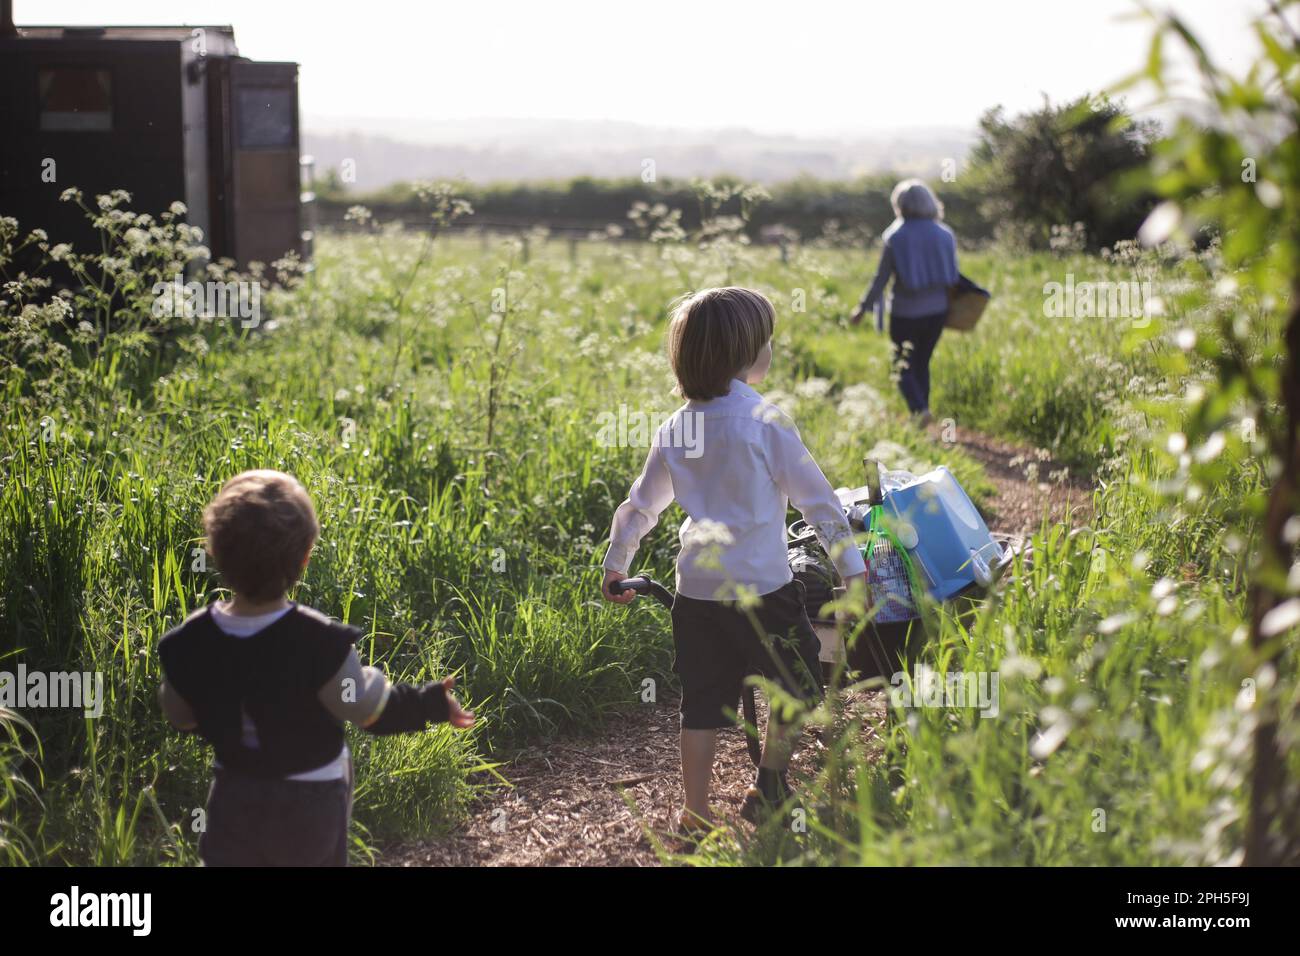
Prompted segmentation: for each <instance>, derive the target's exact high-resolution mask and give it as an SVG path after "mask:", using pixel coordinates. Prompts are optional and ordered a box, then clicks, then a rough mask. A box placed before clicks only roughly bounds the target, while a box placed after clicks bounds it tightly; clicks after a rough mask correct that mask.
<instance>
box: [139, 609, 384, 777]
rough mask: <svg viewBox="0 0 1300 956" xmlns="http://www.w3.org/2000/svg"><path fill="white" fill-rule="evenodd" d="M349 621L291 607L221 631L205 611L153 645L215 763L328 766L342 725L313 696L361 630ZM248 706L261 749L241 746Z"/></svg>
mask: <svg viewBox="0 0 1300 956" xmlns="http://www.w3.org/2000/svg"><path fill="white" fill-rule="evenodd" d="M360 634H361V632H360V631H359V630H357V629H356V628H354V627H349V626H348V625H345V624H341V623H339V622H338V621H333V620H330V619H329V618H328V617H326V616H325V615H323V614H321V613H320V612H318V611H314V610H312V609H311V608H304V607H302V606H300V605H297V604H295V605H293V607H292V608H290V610H289V611H288V612H287V613H286V614H284V615H283V616H282V617H280V618H278V619H277V620H276V621H274V622H273V623H272V624H271V625H269V626H268V627H266V628H263V629H262V630H261V631H258V632H257V633H256V634H253V635H252V636H250V637H234V636H232V635H230V634H226V633H225V632H224V631H222V630H221V629H220V628H219V627H217V624H216V622H215V621H213V619H212V612H211V609H210V608H204V609H203V610H201V611H198V612H196V613H194V614H192V615H190V617H189V618H187V619H186V620H185V622H184V623H182V624H181V625H180V626H179V627H176V628H174V629H173V630H171V631H169V632H167V634H165V635H164V636H163V639H162V640H161V641H160V642H159V644H158V654H159V657H160V658H161V660H162V667H163V673H164V674H165V675H166V677H167V682H168V683H169V684H171V686H172V687H173V688H174V689H175V690H176V692H177V693H179V694H180V695H181V696H182V697H183V698H185V701H186V703H188V704H189V705H190V708H191V709H192V710H193V711H194V716H195V718H196V719H197V721H198V732H199V734H200V735H201V736H202V737H203V738H204V739H205V740H207V741H208V742H209V743H210V744H212V748H213V750H214V751H216V755H217V759H218V760H219V761H221V765H222V766H223V767H225V768H229V769H230V770H233V771H237V772H239V773H244V774H249V775H251V776H257V777H284V776H288V775H290V774H295V773H302V772H303V771H306V770H314V769H315V768H317V767H321V766H324V765H325V764H327V763H329V762H330V761H331V760H333V759H335V758H336V757H338V755H339V753H340V752H341V751H342V749H343V725H342V723H341V722H340V721H339V720H338V719H337V718H336V717H334V716H333V715H332V714H330V713H329V712H328V711H327V710H325V708H324V707H322V706H321V704H320V701H319V700H317V698H316V695H317V693H318V692H319V691H320V689H321V687H323V686H324V685H325V682H326V681H328V680H329V679H330V678H331V677H333V676H334V675H335V674H336V673H337V672H338V670H339V668H340V667H342V666H343V662H344V661H345V660H346V659H347V655H348V651H349V650H350V649H351V647H352V645H353V644H354V643H355V641H356V639H357V638H358V637H359V636H360ZM241 712H246V713H247V714H248V716H249V718H250V719H251V720H252V722H253V724H254V726H255V727H256V728H257V738H258V743H259V746H258V747H256V748H251V747H248V746H246V745H245V744H244V742H243V739H242V737H243V716H242V713H241Z"/></svg>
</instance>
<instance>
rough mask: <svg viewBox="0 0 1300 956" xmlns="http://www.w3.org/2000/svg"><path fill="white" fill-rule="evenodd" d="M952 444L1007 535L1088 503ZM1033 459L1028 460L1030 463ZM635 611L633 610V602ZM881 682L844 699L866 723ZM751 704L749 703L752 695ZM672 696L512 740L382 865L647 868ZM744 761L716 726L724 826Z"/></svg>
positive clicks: (662, 791) (809, 761) (674, 763)
mask: <svg viewBox="0 0 1300 956" xmlns="http://www.w3.org/2000/svg"><path fill="white" fill-rule="evenodd" d="M957 444H958V445H959V446H960V447H961V448H962V450H963V451H964V452H965V453H966V454H968V455H970V456H971V457H973V458H975V459H976V460H978V461H979V462H980V463H981V464H982V465H983V466H984V470H985V472H986V473H987V475H988V477H989V479H990V481H991V482H992V483H993V484H994V485H995V486H996V488H997V493H996V495H995V496H994V498H993V500H992V501H991V502H990V503H989V507H988V509H987V510H988V512H989V513H988V514H987V515H986V518H987V519H988V523H989V527H990V528H991V529H993V530H995V531H1000V532H1003V533H1007V534H1010V535H1014V536H1017V537H1019V536H1022V535H1027V534H1031V533H1032V532H1034V531H1035V530H1037V528H1038V526H1039V522H1040V521H1041V519H1042V516H1043V513H1044V509H1045V508H1050V515H1051V520H1053V521H1062V520H1067V519H1069V520H1071V522H1072V523H1074V524H1077V523H1078V522H1079V521H1080V520H1082V519H1083V517H1084V515H1086V514H1087V512H1088V511H1089V510H1090V507H1091V488H1090V486H1088V485H1087V484H1085V483H1083V482H1081V481H1079V480H1078V479H1077V478H1074V479H1067V480H1064V481H1052V480H1050V477H1049V476H1051V475H1052V473H1053V472H1058V471H1059V470H1060V468H1061V466H1060V465H1058V464H1056V463H1055V462H1052V461H1051V460H1050V459H1048V458H1045V457H1042V456H1040V455H1036V454H1035V453H1034V452H1033V451H1032V450H1029V449H1025V448H1022V447H1018V446H1015V445H1012V444H1009V443H1007V442H1003V441H999V440H997V439H993V438H989V437H988V436H985V435H980V434H978V433H974V432H970V431H966V430H964V429H959V430H958V432H957ZM1031 465H1036V467H1030V466H1031ZM633 613H636V612H633ZM884 703H885V702H884V695H883V693H881V692H876V693H874V694H870V695H867V694H863V695H859V696H858V697H857V698H856V699H854V700H852V701H850V702H849V705H850V706H851V707H852V708H853V709H855V710H858V711H859V712H862V713H864V714H865V715H866V716H867V717H868V718H873V719H870V720H869V721H868V723H870V724H873V725H878V724H879V722H880V721H881V720H883V718H884ZM760 706H761V705H760ZM677 733H678V724H677V708H676V701H667V702H663V703H661V704H659V705H657V706H653V707H651V706H647V707H645V708H644V709H641V710H638V711H635V712H630V713H627V714H623V715H621V716H619V717H616V718H614V719H612V720H611V721H609V722H608V723H607V724H606V725H605V726H604V727H602V728H601V730H600V732H599V734H598V735H593V736H591V737H567V738H563V739H561V740H558V741H551V742H547V743H544V744H541V745H538V746H536V747H530V748H528V749H526V750H523V751H522V752H520V753H519V754H518V755H516V756H515V758H514V759H513V760H511V761H510V763H509V764H508V766H506V767H504V768H501V772H502V773H503V775H504V776H506V777H507V778H508V779H509V780H510V782H511V784H512V786H510V787H504V786H500V787H496V788H494V789H492V790H490V791H488V792H487V793H485V795H484V796H483V797H482V798H480V799H479V800H478V801H477V802H476V803H475V804H474V805H473V806H472V808H471V810H470V815H469V819H468V820H467V821H466V823H465V824H464V826H463V827H462V828H461V829H460V830H458V831H457V832H455V833H453V834H451V835H450V836H447V837H445V838H442V839H439V840H436V841H432V842H427V843H418V844H405V845H400V846H395V847H392V848H390V849H388V850H387V852H385V853H384V854H383V855H382V856H381V858H380V862H381V864H382V865H387V866H536V865H561V866H657V865H659V862H660V859H659V856H658V854H657V853H656V849H655V846H654V842H653V841H652V840H651V839H650V837H649V836H648V835H647V832H646V831H647V830H650V831H651V832H653V833H654V834H656V835H657V836H658V838H659V839H660V840H661V841H662V840H665V839H667V840H669V843H670V846H672V848H674V849H681V848H682V846H681V845H680V844H677V845H673V844H672V841H671V837H669V836H668V831H669V828H670V821H671V818H672V814H673V813H674V812H676V810H677V809H678V808H679V807H680V800H681V796H680V778H679V768H678V752H677ZM820 747H821V744H820V742H819V741H818V740H817V739H816V738H815V737H814V736H813V735H812V734H805V737H804V740H803V745H802V746H800V748H799V751H798V753H797V755H796V757H795V760H794V763H793V764H792V767H791V773H792V776H793V777H794V778H795V780H796V781H797V780H798V778H799V777H801V776H804V775H807V774H810V773H812V772H813V768H814V767H815V764H816V761H817V759H818V751H819V749H820ZM752 777H753V767H752V765H751V764H750V761H749V755H748V754H747V753H746V750H745V738H744V735H743V734H742V733H741V731H740V730H738V729H737V730H731V731H724V732H723V733H722V734H720V735H719V741H718V759H717V762H716V764H715V769H714V809H715V812H716V813H717V814H718V815H719V818H720V819H721V820H722V821H724V822H725V823H727V824H728V825H731V826H736V827H744V826H747V824H745V823H743V822H742V821H740V819H739V816H738V813H739V809H740V803H741V800H742V798H743V796H744V791H745V787H746V786H747V785H748V783H749V782H750V780H751V779H752Z"/></svg>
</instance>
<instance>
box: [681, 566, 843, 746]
mask: <svg viewBox="0 0 1300 956" xmlns="http://www.w3.org/2000/svg"><path fill="white" fill-rule="evenodd" d="M761 601H762V604H761V605H759V606H758V607H757V608H754V609H753V610H751V611H749V612H745V611H742V610H740V609H739V608H738V607H737V606H736V604H735V603H734V602H732V601H701V600H698V599H696V598H689V597H685V596H684V595H681V594H678V595H677V597H676V598H675V599H674V600H673V646H674V647H675V649H676V652H677V657H676V660H675V662H674V663H673V670H674V671H676V672H677V675H678V676H679V677H680V678H681V682H682V726H683V727H685V728H687V729H689V730H709V729H715V728H719V727H730V726H732V725H733V724H734V723H735V717H734V715H735V713H736V711H737V708H738V706H739V701H740V693H741V689H742V687H743V686H744V682H745V678H746V677H748V676H749V675H751V674H757V675H760V676H762V677H765V678H767V679H768V680H770V681H772V682H773V683H775V684H777V685H779V686H780V687H781V688H782V689H783V690H785V691H786V692H787V693H789V694H791V695H792V696H795V697H798V698H801V699H802V700H805V701H807V702H808V703H810V704H812V703H816V702H817V701H819V700H820V699H821V693H822V688H821V664H820V662H819V661H818V659H817V655H818V651H819V650H820V643H819V642H818V640H817V634H816V632H815V631H814V630H813V627H812V622H811V621H809V620H808V612H807V610H806V609H805V608H804V587H803V583H802V582H801V581H791V582H790V583H789V584H787V585H785V586H784V587H782V588H778V589H777V590H775V591H772V592H771V593H770V594H764V595H763V596H762V598H761ZM755 625H757V627H756V626H755ZM760 630H761V633H762V634H763V635H766V637H767V638H768V639H767V640H764V639H763V637H761V636H760Z"/></svg>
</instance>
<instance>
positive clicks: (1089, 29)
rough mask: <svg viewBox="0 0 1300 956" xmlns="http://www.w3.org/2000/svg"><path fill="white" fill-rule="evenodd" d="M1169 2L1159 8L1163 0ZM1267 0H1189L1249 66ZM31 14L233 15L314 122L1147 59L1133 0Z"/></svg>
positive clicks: (844, 115)
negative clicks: (288, 79) (295, 68)
mask: <svg viewBox="0 0 1300 956" xmlns="http://www.w3.org/2000/svg"><path fill="white" fill-rule="evenodd" d="M1162 5H1163V4H1162ZM1262 5H1263V0H1173V2H1172V6H1173V7H1174V8H1175V9H1177V10H1178V11H1179V13H1180V14H1182V15H1183V16H1184V18H1185V19H1186V20H1188V21H1189V22H1190V23H1191V24H1192V25H1193V26H1194V27H1195V28H1196V29H1197V30H1198V31H1199V32H1200V33H1201V35H1202V37H1203V38H1204V39H1205V41H1206V42H1207V43H1208V44H1209V46H1210V49H1211V52H1212V53H1214V54H1215V55H1216V56H1217V57H1218V58H1219V59H1220V60H1221V61H1222V62H1224V63H1225V64H1228V65H1232V64H1237V65H1241V64H1243V63H1244V62H1245V57H1246V55H1247V54H1249V53H1250V52H1251V51H1252V50H1253V48H1254V45H1253V39H1252V37H1251V35H1250V33H1249V30H1248V27H1247V24H1248V20H1249V16H1250V14H1251V13H1252V12H1253V11H1256V10H1259V9H1260V8H1261V7H1262ZM15 7H16V13H15V19H16V20H17V22H18V24H19V25H20V26H22V25H23V24H35V23H38V22H39V23H43V24H103V23H112V24H133V23H135V24H142V23H158V24H169V23H176V22H178V21H180V22H185V23H195V24H203V23H212V24H231V25H233V26H234V28H235V38H236V41H237V42H238V44H239V49H240V52H241V53H242V54H243V55H245V56H249V57H252V58H254V59H269V60H295V61H297V62H298V63H300V64H301V66H302V72H301V87H300V97H301V104H302V109H303V113H304V116H305V118H306V123H307V125H308V126H310V125H311V124H312V120H313V119H318V120H324V119H327V118H340V117H373V118H376V119H380V118H385V119H394V118H419V119H422V120H444V119H464V118H479V117H515V118H556V117H558V118H572V119H618V120H628V121H632V122H639V123H649V124H654V125H661V126H688V127H696V128H706V127H723V126H744V127H750V128H753V129H756V130H761V131H764V132H790V133H803V134H809V133H821V132H828V131H850V130H871V129H879V128H888V127H898V126H932V125H943V126H972V125H973V124H974V123H975V121H976V119H977V118H978V116H979V114H980V113H981V112H982V111H983V110H984V109H985V108H986V107H988V106H991V105H993V104H996V103H1002V104H1004V105H1006V106H1007V107H1008V108H1009V109H1010V110H1012V111H1015V110H1017V109H1024V108H1028V107H1032V106H1035V105H1037V104H1038V103H1040V102H1041V93H1043V92H1045V93H1047V94H1049V95H1050V96H1051V97H1052V98H1053V99H1054V100H1057V99H1064V98H1068V97H1071V96H1076V95H1078V94H1080V93H1083V92H1086V91H1096V90H1098V89H1100V88H1102V87H1104V86H1105V85H1107V84H1109V83H1111V82H1113V81H1115V80H1116V79H1118V78H1119V77H1121V76H1123V75H1125V74H1126V73H1128V72H1130V71H1132V70H1133V69H1134V68H1135V67H1136V66H1138V65H1139V64H1141V63H1142V62H1143V59H1144V57H1145V51H1146V48H1147V41H1148V38H1149V36H1150V28H1149V27H1148V26H1147V25H1146V24H1145V23H1142V22H1124V21H1123V19H1122V18H1123V17H1125V16H1126V15H1130V16H1131V15H1132V14H1133V13H1134V12H1135V11H1136V10H1137V7H1136V5H1135V4H1134V3H1133V2H1132V0H983V2H972V0H898V2H880V0H780V2H767V0H745V2H737V0H636V2H626V0H604V2H579V0H529V2H513V0H509V2H503V0H493V2H489V0H470V2H455V3H448V2H434V3H421V2H419V0H408V2H400V0H368V2H364V3H362V2H355V0H348V2H337V0H329V2H326V0H319V2H313V3H302V2H283V0H282V2H272V0H115V2H105V0H39V2H37V0H15Z"/></svg>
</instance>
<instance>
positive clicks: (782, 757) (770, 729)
mask: <svg viewBox="0 0 1300 956" xmlns="http://www.w3.org/2000/svg"><path fill="white" fill-rule="evenodd" d="M797 737H798V733H797V730H796V726H795V725H794V724H784V723H781V722H779V721H776V720H773V719H772V717H771V715H770V714H769V715H768V718H767V732H766V733H765V734H764V735H763V756H762V757H761V758H760V759H759V761H758V765H759V767H761V768H762V769H764V770H775V771H777V772H778V773H780V772H782V771H784V770H785V768H786V767H788V766H790V756H791V755H792V754H793V753H794V745H795V741H796V738H797Z"/></svg>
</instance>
